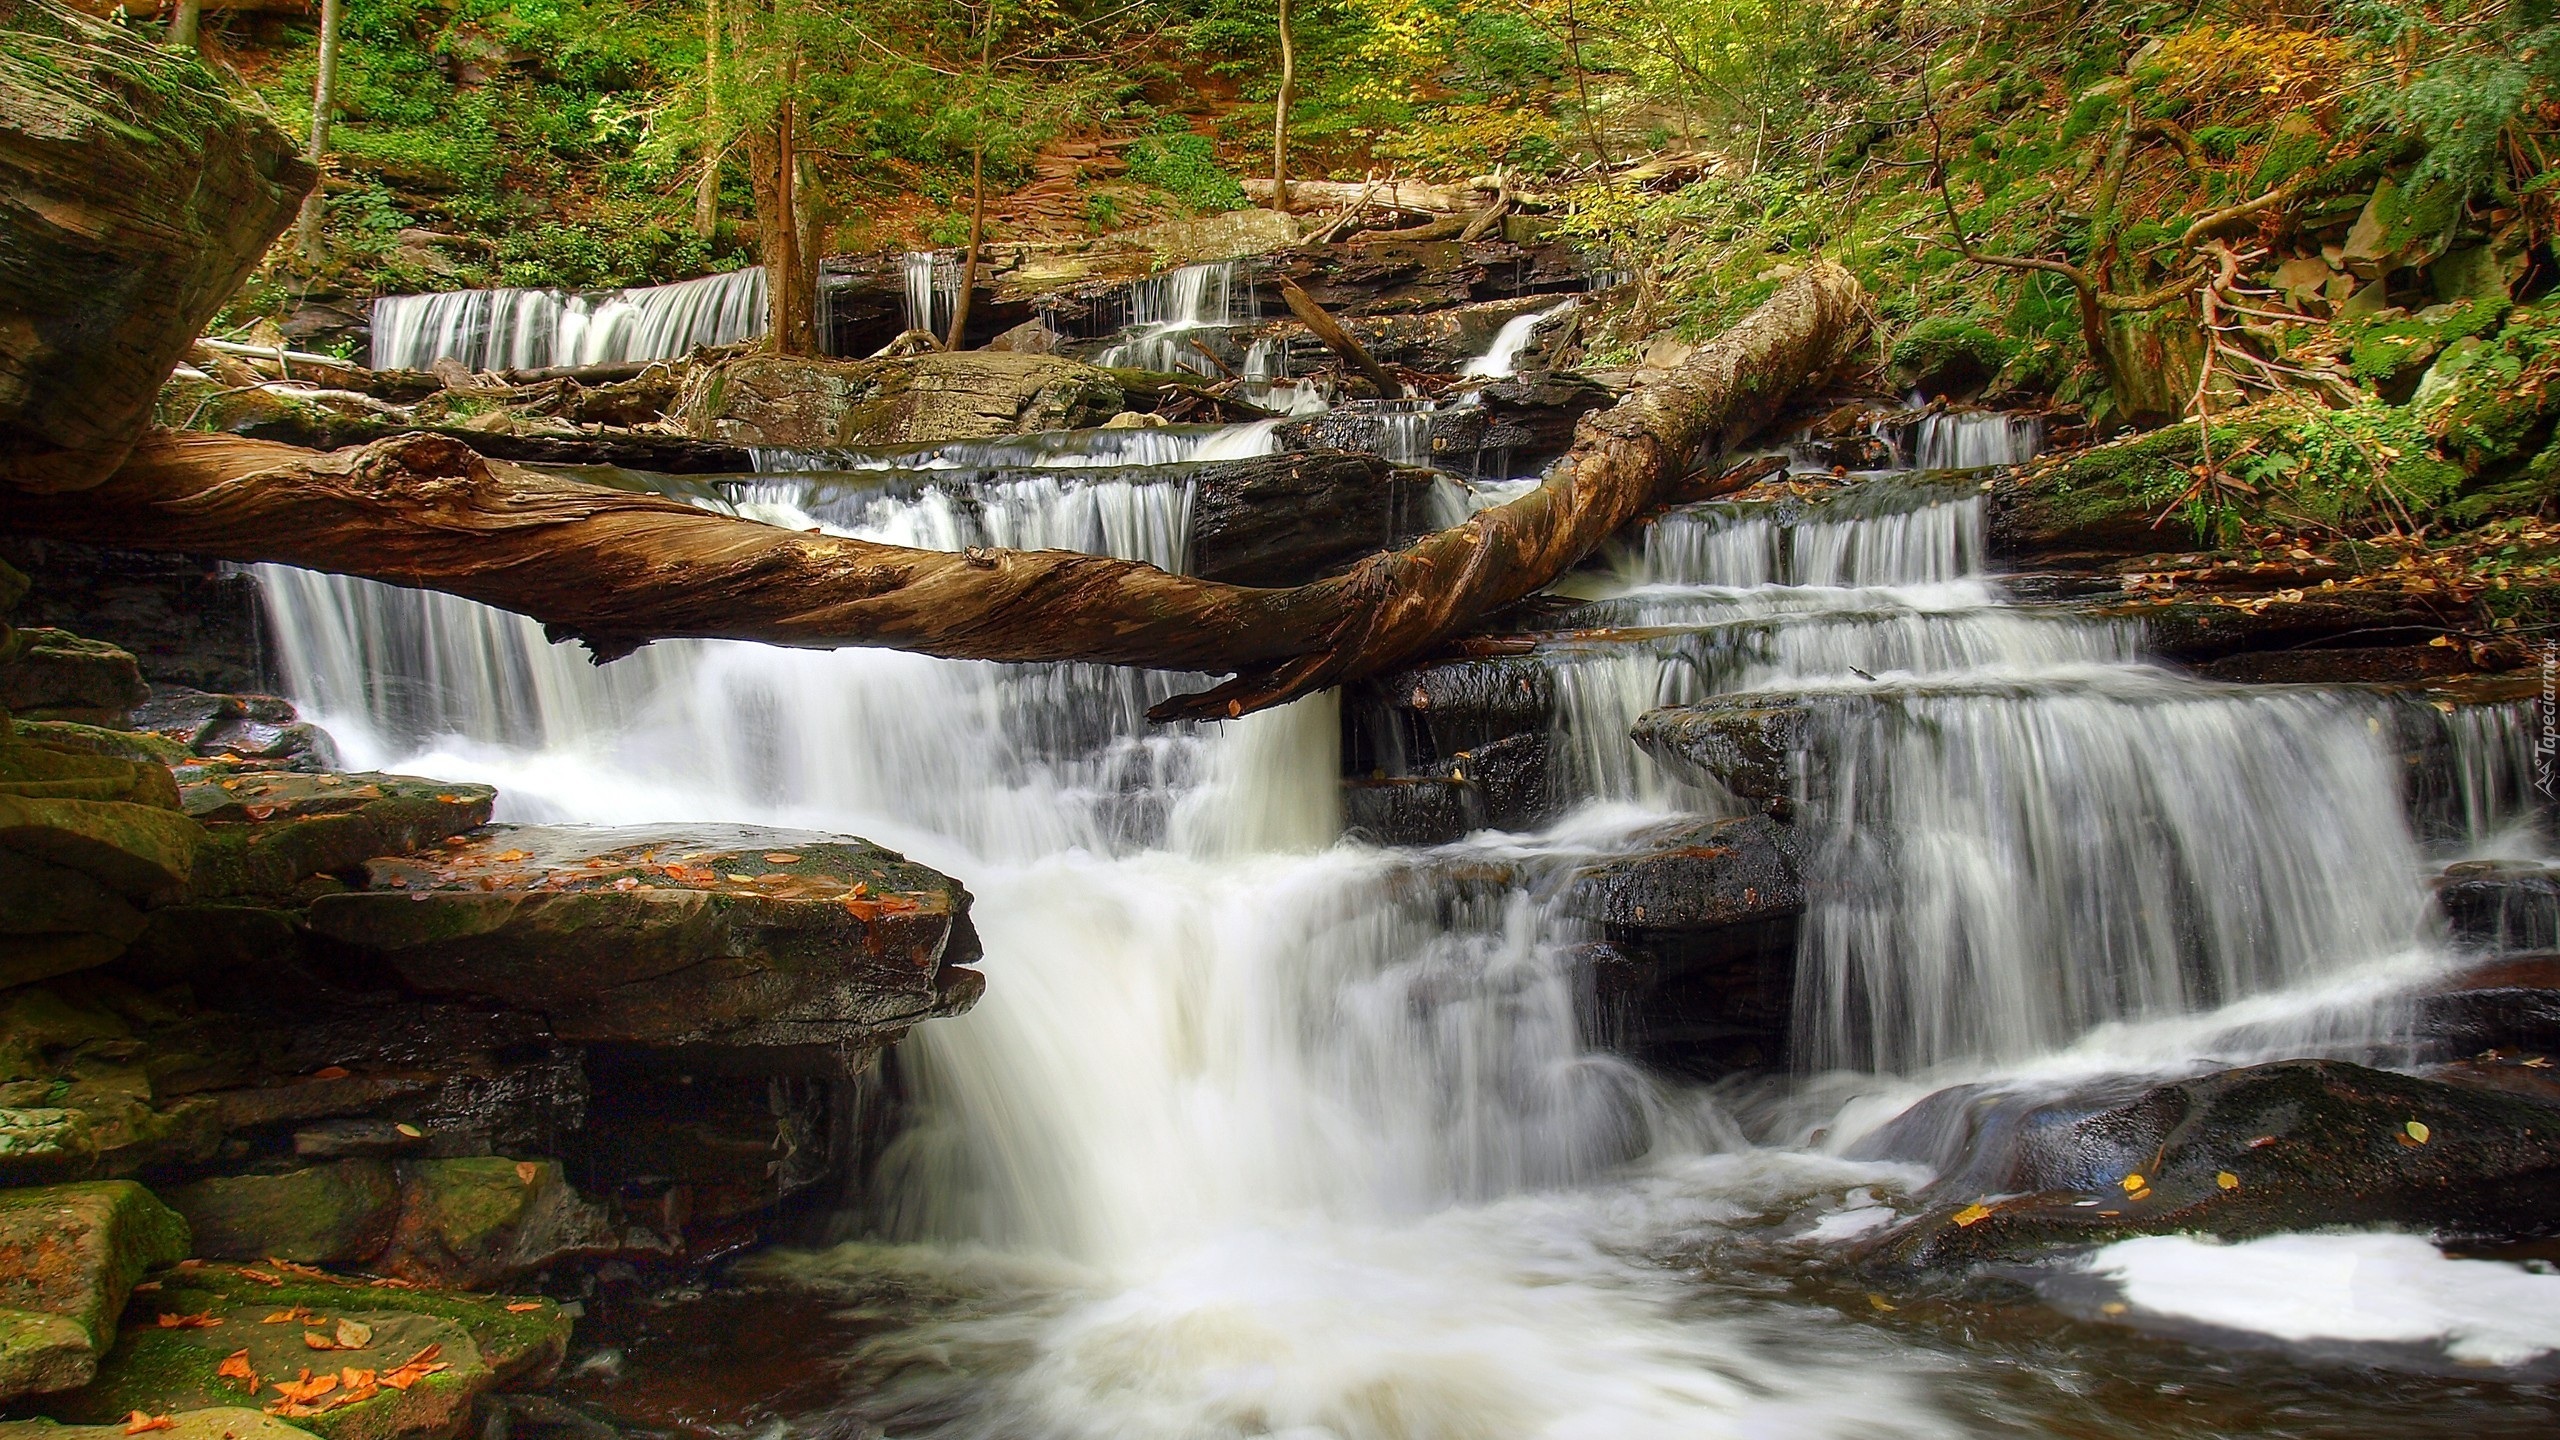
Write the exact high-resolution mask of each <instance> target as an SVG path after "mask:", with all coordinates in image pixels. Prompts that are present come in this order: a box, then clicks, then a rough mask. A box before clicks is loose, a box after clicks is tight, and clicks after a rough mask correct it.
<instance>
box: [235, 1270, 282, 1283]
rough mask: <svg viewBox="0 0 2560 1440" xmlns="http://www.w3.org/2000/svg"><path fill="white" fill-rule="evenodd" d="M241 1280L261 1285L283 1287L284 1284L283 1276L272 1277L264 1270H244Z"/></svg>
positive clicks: (241, 1273)
mask: <svg viewBox="0 0 2560 1440" xmlns="http://www.w3.org/2000/svg"><path fill="white" fill-rule="evenodd" d="M240 1278H241V1279H243V1280H255V1281H257V1282H258V1283H259V1284H261V1285H281V1284H283V1283H284V1277H283V1276H281V1275H270V1274H268V1273H267V1272H265V1271H264V1270H246V1269H244V1270H242V1271H241V1272H240Z"/></svg>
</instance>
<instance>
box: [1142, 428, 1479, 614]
mask: <svg viewBox="0 0 2560 1440" xmlns="http://www.w3.org/2000/svg"><path fill="white" fill-rule="evenodd" d="M1430 485H1431V479H1430V476H1429V475H1428V474H1426V473H1424V472H1420V471H1415V470H1405V469H1399V468H1397V467H1396V466H1393V465H1390V464H1388V463H1387V462H1386V461H1384V460H1380V459H1377V458H1375V457H1374V456H1369V455H1344V454H1316V455H1272V456H1265V457H1262V458H1259V459H1253V460H1240V461H1234V462H1231V463H1227V464H1221V465H1214V466H1203V467H1201V469H1200V472H1199V475H1198V478H1197V482H1196V489H1195V492H1194V499H1193V501H1192V510H1191V573H1192V574H1194V575H1197V576H1199V577H1201V578H1202V579H1205V580H1218V581H1224V582H1226V583H1228V584H1231V585H1267V586H1275V587H1276V586H1287V585H1299V584H1304V583H1305V582H1307V581H1309V580H1313V579H1315V578H1317V577H1318V576H1321V575H1328V574H1331V573H1333V572H1334V571H1337V570H1340V569H1343V568H1345V567H1347V566H1349V565H1350V564H1351V563H1353V562H1354V561H1357V560H1359V559H1361V558H1362V557H1364V556H1368V555H1372V554H1375V553H1377V552H1378V551H1380V550H1384V549H1387V548H1390V547H1392V546H1394V545H1396V544H1398V543H1400V542H1401V541H1402V540H1403V539H1405V537H1407V536H1410V535H1412V534H1414V533H1416V532H1417V531H1419V530H1421V529H1423V528H1425V527H1426V526H1427V524H1428V520H1427V518H1426V516H1425V513H1424V508H1423V507H1424V501H1425V498H1426V497H1427V496H1428V494H1429V492H1430Z"/></svg>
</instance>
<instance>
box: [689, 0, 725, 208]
mask: <svg viewBox="0 0 2560 1440" xmlns="http://www.w3.org/2000/svg"><path fill="white" fill-rule="evenodd" d="M726 148H727V143H726V141H725V140H724V139H723V137H722V136H721V134H720V0H702V178H701V179H699V180H696V181H694V182H693V233H694V234H696V235H699V236H701V237H702V238H703V239H705V240H708V239H710V238H711V237H712V235H713V234H714V233H716V232H717V231H718V230H719V228H720V155H721V152H722V151H723V150H725V149H726Z"/></svg>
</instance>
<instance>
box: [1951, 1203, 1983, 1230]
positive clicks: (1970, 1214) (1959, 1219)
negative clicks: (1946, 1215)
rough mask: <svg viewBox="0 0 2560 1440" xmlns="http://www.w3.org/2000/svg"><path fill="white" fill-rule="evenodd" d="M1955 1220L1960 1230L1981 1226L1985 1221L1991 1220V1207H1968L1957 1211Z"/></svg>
mask: <svg viewBox="0 0 2560 1440" xmlns="http://www.w3.org/2000/svg"><path fill="white" fill-rule="evenodd" d="M1954 1218H1955V1222H1956V1225H1957V1228H1959V1229H1962V1228H1966V1227H1970V1226H1974V1225H1979V1224H1981V1223H1982V1222H1983V1221H1985V1220H1988V1219H1990V1218H1991V1207H1990V1206H1988V1205H1967V1206H1966V1207H1964V1208H1963V1209H1961V1210H1959V1211H1957V1212H1956V1213H1955V1217H1954Z"/></svg>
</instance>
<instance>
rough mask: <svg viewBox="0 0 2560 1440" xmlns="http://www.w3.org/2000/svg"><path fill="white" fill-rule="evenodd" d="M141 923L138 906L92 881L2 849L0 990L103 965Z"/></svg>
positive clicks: (72, 871) (131, 937)
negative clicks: (0, 988) (3, 987)
mask: <svg viewBox="0 0 2560 1440" xmlns="http://www.w3.org/2000/svg"><path fill="white" fill-rule="evenodd" d="M143 923H144V922H143V918H142V912H141V911H140V910H139V909H136V908H135V907H134V906H133V904H132V903H130V902H129V901H127V900H125V899H124V898H123V897H122V896H120V895H118V894H116V893H115V892H114V891H112V890H110V889H108V888H107V887H106V886H104V885H101V884H99V883H98V882H97V881H96V880H94V879H91V878H90V877H89V876H87V875H84V874H82V873H80V872H79V871H77V870H73V869H70V868H69V867H67V866H62V865H52V864H48V863H46V862H44V861H42V860H36V859H32V858H30V857H28V856H25V855H21V854H18V853H16V852H14V851H0V986H6V985H24V984H28V983H30V982H33V981H37V980H46V979H51V978H52V977H54V976H56V975H64V974H69V973H71V972H73V971H76V970H85V969H88V968H90V967H91V966H94V965H103V964H105V963H106V962H108V961H109V960H112V959H114V958H115V957H116V956H118V955H120V954H122V953H124V950H125V947H126V946H127V945H129V944H131V943H132V941H133V939H134V938H135V937H136V936H138V935H140V934H141V933H142V930H143Z"/></svg>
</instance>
